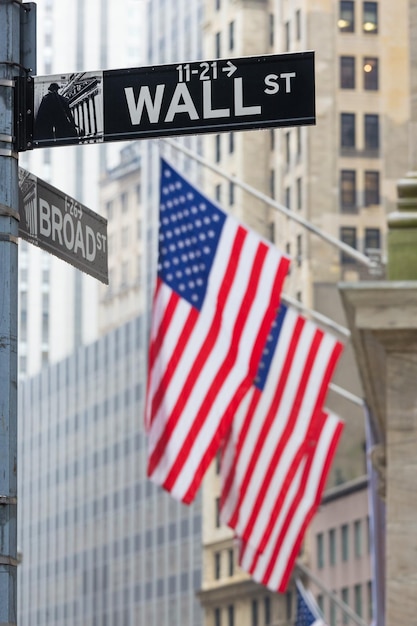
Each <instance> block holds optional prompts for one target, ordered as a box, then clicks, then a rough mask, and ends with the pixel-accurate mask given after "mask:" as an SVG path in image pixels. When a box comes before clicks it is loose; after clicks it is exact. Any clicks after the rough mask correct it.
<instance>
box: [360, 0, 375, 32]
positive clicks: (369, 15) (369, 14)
mask: <svg viewBox="0 0 417 626" xmlns="http://www.w3.org/2000/svg"><path fill="white" fill-rule="evenodd" d="M362 28H363V32H364V33H368V34H371V35H375V34H376V33H377V32H378V3H377V2H364V3H363V20H362Z"/></svg>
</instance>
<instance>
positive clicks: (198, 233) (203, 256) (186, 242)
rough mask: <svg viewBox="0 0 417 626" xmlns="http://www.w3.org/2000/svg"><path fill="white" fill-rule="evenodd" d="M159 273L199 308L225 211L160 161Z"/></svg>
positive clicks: (205, 289)
mask: <svg viewBox="0 0 417 626" xmlns="http://www.w3.org/2000/svg"><path fill="white" fill-rule="evenodd" d="M159 210H160V215H159V219H160V225H159V258H158V276H159V277H160V278H161V279H162V280H163V281H164V282H165V283H166V284H167V285H168V286H169V287H171V289H173V290H174V291H175V292H176V293H178V294H179V295H180V296H181V297H182V298H184V299H185V300H187V301H188V302H189V303H190V304H191V305H193V306H194V307H195V308H196V309H198V310H201V307H202V305H203V302H204V298H205V294H206V291H207V284H208V279H209V276H210V271H211V267H212V265H213V260H214V257H215V254H216V250H217V246H218V243H219V239H220V235H221V232H222V228H223V225H224V222H225V220H226V214H225V213H223V211H221V210H220V209H219V208H217V207H216V206H215V205H214V204H212V203H211V202H210V201H209V200H208V199H207V198H205V197H204V196H203V195H201V194H200V193H199V192H198V191H197V190H196V189H195V187H193V186H192V185H190V184H189V183H188V182H187V181H186V180H185V179H184V178H182V176H180V175H179V174H178V172H176V171H175V170H174V169H173V168H172V167H171V166H170V165H168V164H167V163H166V162H165V161H163V160H162V162H161V200H160V207H159Z"/></svg>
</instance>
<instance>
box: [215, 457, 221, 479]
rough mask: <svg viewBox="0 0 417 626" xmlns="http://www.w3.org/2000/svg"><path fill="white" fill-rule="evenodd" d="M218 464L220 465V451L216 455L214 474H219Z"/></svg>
mask: <svg viewBox="0 0 417 626" xmlns="http://www.w3.org/2000/svg"><path fill="white" fill-rule="evenodd" d="M220 464H221V453H220V451H219V452H217V454H216V474H217V475H219V474H220Z"/></svg>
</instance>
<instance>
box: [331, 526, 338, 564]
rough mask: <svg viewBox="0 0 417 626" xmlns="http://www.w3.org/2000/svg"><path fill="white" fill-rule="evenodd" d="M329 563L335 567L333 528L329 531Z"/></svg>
mask: <svg viewBox="0 0 417 626" xmlns="http://www.w3.org/2000/svg"><path fill="white" fill-rule="evenodd" d="M329 562H330V565H336V531H335V529H334V528H331V529H330V530H329Z"/></svg>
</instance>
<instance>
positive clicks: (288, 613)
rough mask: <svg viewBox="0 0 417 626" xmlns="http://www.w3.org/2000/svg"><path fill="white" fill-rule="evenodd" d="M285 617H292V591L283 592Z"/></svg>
mask: <svg viewBox="0 0 417 626" xmlns="http://www.w3.org/2000/svg"><path fill="white" fill-rule="evenodd" d="M285 617H286V619H287V620H290V619H291V618H292V591H287V593H286V594H285Z"/></svg>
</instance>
